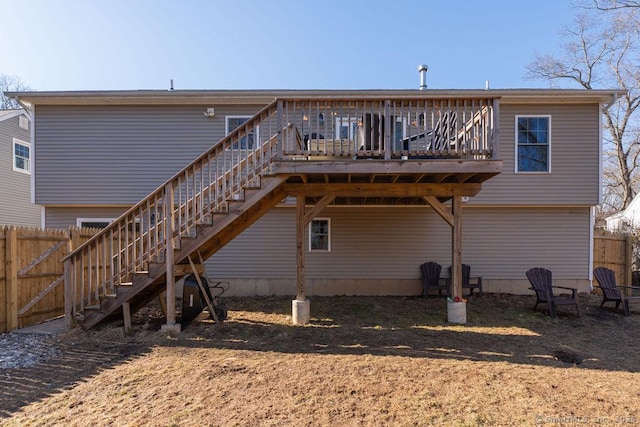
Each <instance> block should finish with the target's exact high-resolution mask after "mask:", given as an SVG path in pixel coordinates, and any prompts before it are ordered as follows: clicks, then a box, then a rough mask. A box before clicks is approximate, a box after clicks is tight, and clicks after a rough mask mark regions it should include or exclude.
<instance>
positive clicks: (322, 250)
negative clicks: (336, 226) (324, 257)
mask: <svg viewBox="0 0 640 427" xmlns="http://www.w3.org/2000/svg"><path fill="white" fill-rule="evenodd" d="M313 221H327V226H328V229H329V233H328V240H329V242H328V244H327V249H326V250H325V249H311V241H312V240H313V239H311V224H312V223H313ZM309 252H322V253H327V252H331V218H325V217H319V218H313V219H312V220H311V221H309Z"/></svg>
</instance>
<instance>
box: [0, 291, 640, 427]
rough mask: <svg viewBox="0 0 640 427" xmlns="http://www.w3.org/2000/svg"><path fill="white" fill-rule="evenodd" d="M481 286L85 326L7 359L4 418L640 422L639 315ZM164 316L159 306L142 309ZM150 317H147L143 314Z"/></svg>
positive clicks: (251, 303) (74, 421)
mask: <svg viewBox="0 0 640 427" xmlns="http://www.w3.org/2000/svg"><path fill="white" fill-rule="evenodd" d="M533 301H534V300H533V299H532V298H531V297H518V296H507V295H485V296H483V297H481V298H472V299H471V300H470V301H469V303H468V318H469V323H468V324H467V325H465V326H454V325H451V324H448V323H447V322H446V305H445V303H444V301H443V300H442V299H438V298H432V299H428V300H422V299H418V298H383V297H378V298H373V297H371V298H365V297H334V298H313V299H312V303H311V309H312V316H313V318H312V323H311V324H310V325H307V326H292V325H291V324H290V318H289V315H290V304H291V303H290V299H288V298H245V299H228V300H227V305H228V306H229V308H230V310H231V311H230V319H229V320H228V321H227V322H225V323H223V324H220V325H216V324H213V323H212V322H211V321H209V320H208V319H205V318H204V316H201V317H200V318H199V320H198V321H196V322H195V323H193V324H192V325H190V326H189V327H188V328H186V329H185V330H184V331H183V332H182V333H181V334H179V335H178V336H174V337H171V336H164V335H163V334H161V333H160V332H157V331H156V330H155V329H156V328H157V327H158V326H159V324H160V323H161V322H162V319H159V318H155V319H152V321H151V322H150V323H147V324H143V323H142V320H143V317H140V316H138V317H137V319H138V322H139V323H138V324H136V325H135V330H134V331H133V332H132V333H130V334H127V335H125V334H124V333H123V332H122V329H121V328H120V327H118V325H117V324H112V325H107V326H104V327H102V328H101V329H100V330H95V331H91V332H89V333H85V332H80V331H74V332H72V333H70V334H68V335H66V336H64V337H62V340H61V342H60V343H58V345H59V346H60V347H61V350H62V353H61V356H60V357H58V358H57V359H55V360H50V361H49V362H48V363H47V364H45V365H41V366H39V367H36V368H31V369H16V370H6V371H0V385H1V386H2V388H1V389H0V390H2V391H1V392H0V423H1V424H3V425H16V426H18V425H19V426H23V425H25V426H28V425H78V426H86V425H131V426H136V425H154V426H156V425H157V426H170V425H216V426H218V425H241V426H245V425H296V426H300V425H310V426H318V425H340V426H342V425H381V426H382V425H385V426H386V425H500V426H503V425H517V426H520V425H596V424H597V425H640V373H639V372H640V362H639V361H640V357H639V356H638V350H640V344H639V343H640V341H639V338H640V312H638V311H637V307H636V308H635V310H636V311H635V312H634V313H633V315H632V316H631V317H624V316H623V315H621V314H620V313H619V312H615V311H612V310H607V309H600V308H598V305H599V298H598V297H596V296H594V295H584V296H581V303H582V313H581V317H580V318H577V317H576V316H575V312H574V311H573V312H572V311H570V309H569V308H568V307H563V308H561V309H560V316H559V318H558V319H551V318H549V317H548V316H547V315H546V314H545V313H543V312H542V311H540V312H533V311H532V310H531V307H532V306H533ZM151 312H153V310H152V309H151V308H148V309H147V310H146V312H145V314H149V313H151ZM145 319H148V317H145Z"/></svg>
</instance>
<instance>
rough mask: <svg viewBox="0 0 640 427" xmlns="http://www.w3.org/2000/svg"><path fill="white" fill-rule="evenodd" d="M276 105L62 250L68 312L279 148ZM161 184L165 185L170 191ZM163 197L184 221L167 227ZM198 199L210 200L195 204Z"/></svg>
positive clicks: (155, 253) (157, 253)
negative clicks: (72, 246) (86, 237)
mask: <svg viewBox="0 0 640 427" xmlns="http://www.w3.org/2000/svg"><path fill="white" fill-rule="evenodd" d="M277 108H278V101H277V100H274V101H273V102H271V103H269V104H268V105H267V106H265V107H264V108H262V109H261V110H260V111H258V112H257V113H256V114H255V115H253V116H252V117H251V118H249V119H247V121H245V122H244V123H243V124H241V125H239V126H238V127H237V128H236V129H234V130H233V131H231V132H230V133H229V134H228V135H227V136H225V137H224V138H222V139H220V140H219V141H218V142H216V143H215V144H213V145H212V146H211V147H210V148H209V149H207V150H206V151H205V152H204V153H203V154H201V155H200V156H198V157H197V158H196V159H194V160H193V161H192V162H190V163H189V164H188V165H187V166H185V167H184V168H182V169H181V170H180V171H179V172H177V173H176V174H174V175H173V176H172V177H171V178H169V179H168V180H166V181H165V182H164V183H163V184H162V185H161V186H159V187H158V188H156V189H155V190H154V191H152V192H151V193H149V194H148V195H147V196H146V197H144V198H143V199H142V200H141V201H140V202H138V203H137V204H135V205H134V206H132V207H131V208H129V209H128V210H127V211H126V212H124V213H123V214H122V215H120V216H119V217H118V218H117V219H116V220H114V221H113V222H112V223H110V224H109V225H108V226H107V227H105V228H104V229H102V230H101V231H100V232H99V233H98V234H96V235H94V236H93V237H92V238H91V239H89V240H88V241H86V242H85V243H83V244H82V245H80V246H78V247H77V248H76V249H75V250H73V251H72V252H70V253H69V254H68V255H66V256H65V257H64V258H63V263H64V265H65V313H66V314H67V318H68V319H70V318H71V316H72V313H77V312H78V311H83V309H84V307H85V306H89V305H91V304H93V302H94V301H99V300H100V298H101V297H102V296H103V295H105V294H108V293H109V291H111V292H112V293H115V286H117V285H120V284H123V280H127V278H129V277H132V276H133V275H134V274H135V273H136V272H139V271H141V270H143V269H144V267H145V266H146V267H147V268H148V265H149V263H150V262H151V261H152V260H153V259H154V258H153V257H155V258H156V259H158V258H160V257H163V256H164V255H165V254H164V252H165V249H166V247H167V246H166V242H167V239H166V237H167V236H166V235H165V234H166V233H167V229H168V230H170V231H169V232H170V233H171V239H172V240H173V239H174V238H175V237H176V236H177V234H179V233H183V232H184V231H185V230H186V231H187V232H188V231H189V229H190V228H191V227H195V225H197V221H196V218H195V217H194V216H195V215H198V213H200V214H201V213H202V211H203V209H204V210H207V212H209V213H212V212H214V211H215V210H216V209H218V208H219V207H220V206H221V204H222V203H224V202H225V201H226V199H227V198H229V197H231V196H232V195H233V194H238V193H239V192H240V191H242V190H243V188H244V187H245V186H246V185H248V183H250V182H251V180H253V179H257V178H259V175H260V174H261V171H263V170H265V169H266V168H268V167H269V165H270V164H271V161H272V160H273V159H274V158H275V157H277V156H278V155H279V152H276V151H274V150H273V147H274V146H276V145H277V144H278V142H280V141H281V139H282V131H283V128H282V127H281V123H280V120H281V118H282V117H281V115H279V114H277V113H278V111H277ZM274 122H275V125H274V124H273V123H274ZM261 125H264V126H265V127H268V129H264V130H263V131H264V132H267V134H266V135H267V138H266V139H265V138H261V137H260V135H259V134H258V131H259V129H260V126H261ZM272 134H273V135H272ZM214 167H215V170H213V169H214ZM205 178H206V179H205ZM174 187H175V188H174ZM167 188H171V191H170V192H169V193H171V196H170V198H169V195H168V194H167ZM173 189H176V192H177V194H175V195H174V194H173ZM181 192H184V194H181ZM176 202H177V204H176ZM165 203H168V204H167V206H172V209H173V211H167V212H172V213H171V214H170V216H171V217H172V218H173V217H174V216H175V217H176V218H177V220H178V222H179V223H180V222H181V221H182V222H183V223H184V224H185V227H182V225H181V224H178V227H175V226H174V225H173V224H172V226H171V227H167V226H168V223H167V222H166V220H165V217H166V215H168V213H166V212H163V211H164V208H163V207H164V206H165V205H164V204H165ZM206 203H208V204H210V206H208V207H206V208H203V204H206ZM176 212H177V214H176ZM69 323H70V320H68V321H67V324H69Z"/></svg>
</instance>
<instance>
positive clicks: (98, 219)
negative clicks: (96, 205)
mask: <svg viewBox="0 0 640 427" xmlns="http://www.w3.org/2000/svg"><path fill="white" fill-rule="evenodd" d="M115 220H116V219H115V218H76V225H77V226H78V227H82V223H83V222H108V223H109V224H111V223H112V222H113V221H115Z"/></svg>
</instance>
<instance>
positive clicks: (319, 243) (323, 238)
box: [309, 218, 331, 252]
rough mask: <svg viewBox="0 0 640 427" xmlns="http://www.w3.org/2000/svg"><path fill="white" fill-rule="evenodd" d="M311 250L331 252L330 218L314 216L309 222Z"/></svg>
mask: <svg viewBox="0 0 640 427" xmlns="http://www.w3.org/2000/svg"><path fill="white" fill-rule="evenodd" d="M309 252H331V219H330V218H314V219H312V220H311V222H310V223H309Z"/></svg>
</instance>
